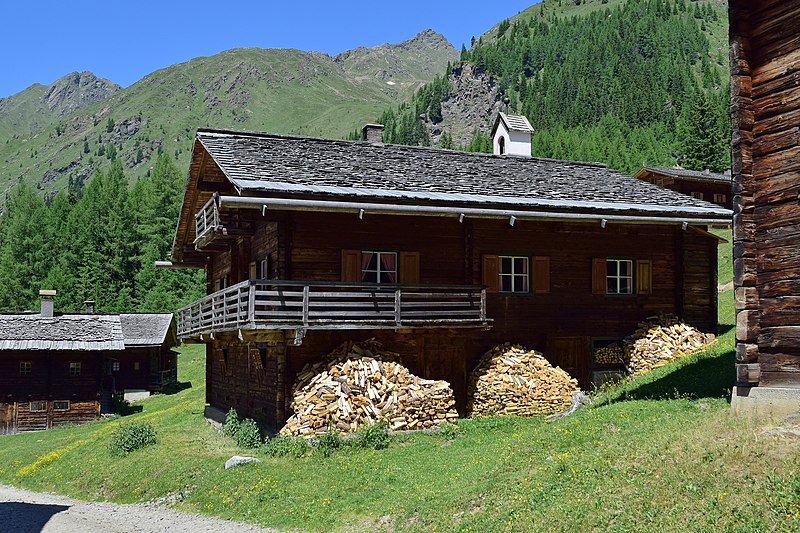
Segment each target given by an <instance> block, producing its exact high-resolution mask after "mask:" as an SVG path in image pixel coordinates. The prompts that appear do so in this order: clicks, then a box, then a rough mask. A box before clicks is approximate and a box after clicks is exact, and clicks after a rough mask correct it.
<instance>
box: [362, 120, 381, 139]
mask: <svg viewBox="0 0 800 533" xmlns="http://www.w3.org/2000/svg"><path fill="white" fill-rule="evenodd" d="M383 128H384V126H383V124H365V125H364V127H363V128H361V139H362V140H364V141H370V142H381V133H382V132H383Z"/></svg>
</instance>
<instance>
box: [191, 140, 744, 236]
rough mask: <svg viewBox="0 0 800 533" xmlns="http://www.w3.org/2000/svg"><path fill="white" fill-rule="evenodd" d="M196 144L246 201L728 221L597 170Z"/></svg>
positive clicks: (717, 211)
mask: <svg viewBox="0 0 800 533" xmlns="http://www.w3.org/2000/svg"><path fill="white" fill-rule="evenodd" d="M197 139H198V141H199V143H201V144H202V147H203V148H204V149H205V150H206V151H207V153H208V154H209V155H210V156H211V157H212V158H213V160H214V161H215V162H216V164H217V165H218V166H219V168H220V169H221V170H222V172H223V173H224V174H225V176H226V177H227V178H228V180H229V181H230V182H231V183H233V185H234V186H235V187H236V188H237V189H238V191H239V192H240V194H241V195H242V196H248V195H249V196H253V195H259V194H264V193H267V194H268V195H270V196H271V197H283V198H287V197H297V196H299V195H302V196H304V197H317V198H319V197H322V198H325V199H337V198H338V199H342V198H347V199H353V198H358V199H361V200H363V199H369V200H370V201H382V202H393V203H410V202H415V203H420V202H424V203H426V204H429V205H447V206H459V205H462V206H468V205H471V206H473V207H474V206H480V207H487V206H498V205H499V206H506V207H508V206H514V207H515V208H517V209H532V208H535V209H537V210H540V211H541V210H547V211H551V212H559V211H566V212H578V213H593V214H598V213H600V214H603V213H608V214H612V213H621V214H628V215H631V214H638V215H647V216H664V217H675V216H682V217H687V218H703V219H709V218H715V219H721V220H722V219H728V218H730V216H731V214H732V213H731V211H729V210H727V209H723V208H720V207H719V206H717V205H715V204H712V203H709V202H704V201H702V200H697V199H694V198H692V197H690V196H687V195H683V194H680V193H677V192H674V191H670V190H667V189H663V188H661V187H657V186H655V185H652V184H650V183H646V182H643V181H641V180H637V179H634V178H632V177H630V176H625V175H623V174H621V173H619V172H616V171H614V170H611V169H609V168H608V167H606V166H605V165H602V164H597V163H580V162H574V161H560V160H553V159H542V158H527V157H514V156H494V155H490V154H477V153H468V152H460V151H454V150H441V149H433V148H424V147H419V146H402V145H391V144H382V143H366V142H358V141H343V140H334V139H319V138H312V137H293V136H285V135H274V134H261V133H248V132H232V131H222V130H208V129H201V130H198V133H197ZM184 207H186V206H184ZM188 214H189V213H185V215H188ZM192 215H193V213H192Z"/></svg>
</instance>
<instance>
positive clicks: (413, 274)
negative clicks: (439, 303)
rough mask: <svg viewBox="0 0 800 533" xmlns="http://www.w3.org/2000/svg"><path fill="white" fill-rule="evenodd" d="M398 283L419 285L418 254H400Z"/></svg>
mask: <svg viewBox="0 0 800 533" xmlns="http://www.w3.org/2000/svg"><path fill="white" fill-rule="evenodd" d="M399 274H400V283H403V284H405V285H417V284H419V252H400V272H399Z"/></svg>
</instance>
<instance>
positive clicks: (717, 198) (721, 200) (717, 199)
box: [714, 192, 728, 204]
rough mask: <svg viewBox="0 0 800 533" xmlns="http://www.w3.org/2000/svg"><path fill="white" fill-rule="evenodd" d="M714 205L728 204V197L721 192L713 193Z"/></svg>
mask: <svg viewBox="0 0 800 533" xmlns="http://www.w3.org/2000/svg"><path fill="white" fill-rule="evenodd" d="M714 203H715V204H727V203H728V195H727V194H725V193H722V192H715V193H714Z"/></svg>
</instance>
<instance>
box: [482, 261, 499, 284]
mask: <svg viewBox="0 0 800 533" xmlns="http://www.w3.org/2000/svg"><path fill="white" fill-rule="evenodd" d="M483 284H484V285H485V286H486V290H487V291H488V292H497V291H499V290H500V257H498V256H496V255H484V256H483Z"/></svg>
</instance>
